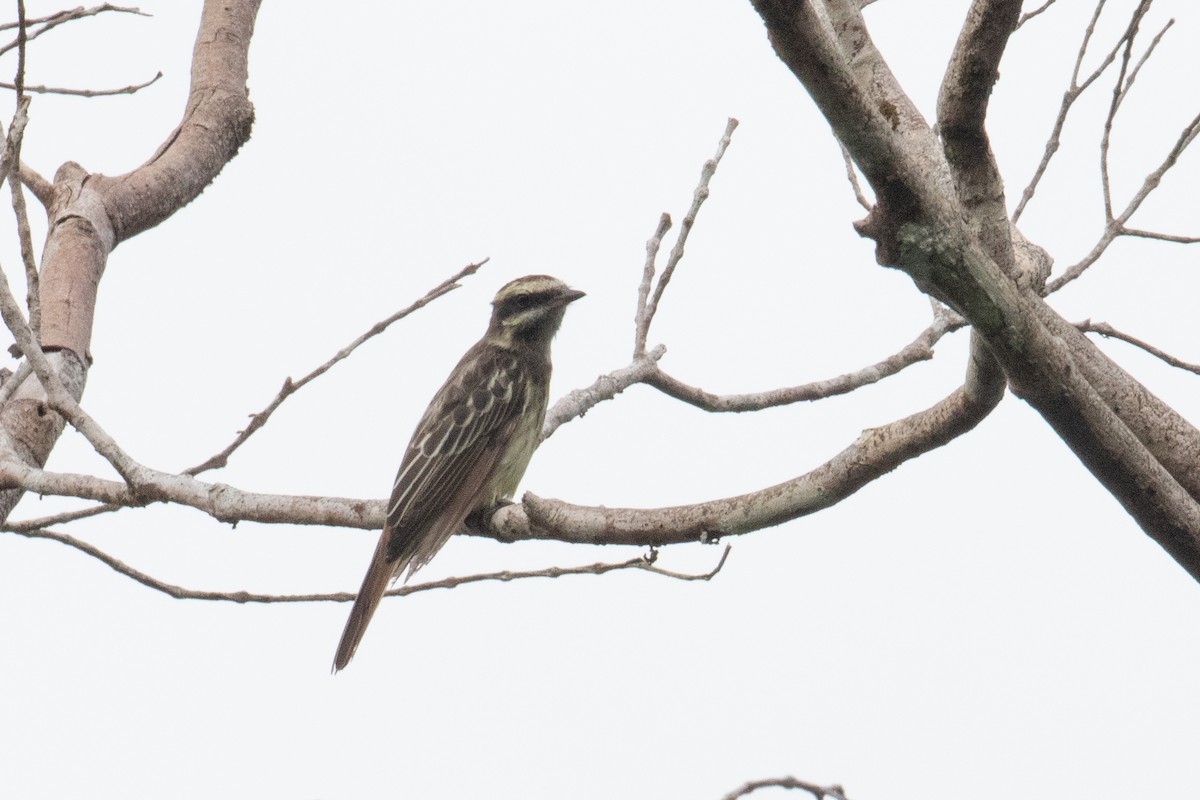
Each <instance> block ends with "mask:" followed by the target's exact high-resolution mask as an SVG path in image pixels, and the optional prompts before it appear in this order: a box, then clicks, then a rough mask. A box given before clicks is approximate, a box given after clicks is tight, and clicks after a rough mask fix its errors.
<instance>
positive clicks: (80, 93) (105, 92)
mask: <svg viewBox="0 0 1200 800" xmlns="http://www.w3.org/2000/svg"><path fill="white" fill-rule="evenodd" d="M162 76H163V74H162V72H161V71H160V72H159V73H158V74H157V75H155V76H154V77H153V78H151V79H150V80H148V81H146V82H145V83H135V84H131V85H129V86H122V87H121V88H120V89H66V88H63V87H61V86H25V87H23V88H24V91H26V92H34V93H35V94H64V95H69V96H71V97H109V96H112V95H115V94H133V93H134V92H140V91H141V90H142V89H145V88H146V87H147V86H151V85H153V84H155V83H157V82H158V80H159V78H161V77H162ZM16 88H17V85H16V84H14V83H4V82H3V81H0V89H16Z"/></svg>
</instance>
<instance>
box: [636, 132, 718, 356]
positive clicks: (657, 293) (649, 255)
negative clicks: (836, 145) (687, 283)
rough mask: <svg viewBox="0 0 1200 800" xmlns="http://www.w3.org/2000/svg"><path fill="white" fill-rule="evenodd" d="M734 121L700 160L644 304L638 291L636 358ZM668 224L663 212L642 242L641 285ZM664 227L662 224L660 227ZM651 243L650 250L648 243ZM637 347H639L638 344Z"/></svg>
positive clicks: (652, 264)
mask: <svg viewBox="0 0 1200 800" xmlns="http://www.w3.org/2000/svg"><path fill="white" fill-rule="evenodd" d="M737 126H738V121H737V120H736V119H734V118H733V117H730V118H729V120H728V121H727V122H726V123H725V133H724V134H722V136H721V140H720V141H719V142H718V143H717V152H716V154H715V155H714V156H713V157H712V158H710V159H709V160H708V161H705V162H704V167H703V168H702V169H701V170H700V183H699V184H698V185H697V186H696V191H695V192H693V194H692V205H691V208H689V209H688V211H687V213H686V214H684V216H683V222H681V223H680V224H679V233H678V234H676V236H675V246H674V247H672V248H671V254H670V255H669V256H667V265H666V267H664V268H663V271H662V274H661V275H659V276H658V282H657V283H656V284H655V286H654V290H653V291H652V292H650V296H649V299H648V300H646V301H645V304H644V305H643V303H642V302H641V298H642V293H641V291H640V289H639V292H638V300H639V302H638V310H639V312H640V313H639V315H638V320H637V321H638V326H637V329H636V332H635V337H636V338H635V341H634V357H635V358H636V357H637V356H638V355H640V354H641V353H642V352H644V351H645V348H646V334H647V333H648V331H649V329H650V323H651V322H653V321H654V315H655V313H657V311H658V303H659V301H660V300H661V299H662V296H663V292H665V291H666V290H667V284H669V283H670V282H671V276H672V275H674V274H675V267H676V266H678V265H679V262H680V260H681V259H682V258H683V248H684V246H685V245H686V244H687V239H688V234H689V233H691V231H692V225H693V224H694V223H695V222H696V214H698V213H699V212H700V206H702V205H704V201H705V200H707V199H708V183H709V181H711V180H712V177H713V175H715V174H716V172H717V165H719V164H720V163H721V158H722V156H724V155H725V150H726V148H728V147H729V142H730V139H731V138H732V137H733V132H734V131H735V130H736V129H737ZM670 224H671V219H670V217H667V216H666V215H663V217H662V218H660V220H659V223H658V231H660V232H661V233H659V232H656V234H655V238H652V239H651V240H650V241H649V242H647V243H646V271H645V272H644V273H643V277H642V284H643V285H645V284H646V280H647V278H648V277H650V276H651V275H652V274H653V269H654V256H655V255H656V254H657V252H658V243H657V242H656V241H655V239H658V240H659V241H661V239H662V234H663V233H666V227H669V226H670ZM664 226H666V227H664ZM652 245H653V250H652V249H651V246H652ZM639 344H640V347H641V349H640V350H639V349H638V347H639Z"/></svg>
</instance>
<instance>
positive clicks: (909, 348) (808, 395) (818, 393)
mask: <svg viewBox="0 0 1200 800" xmlns="http://www.w3.org/2000/svg"><path fill="white" fill-rule="evenodd" d="M965 325H966V321H965V320H963V319H962V318H961V317H959V316H958V315H957V314H954V315H949V314H939V315H938V316H937V317H936V318H935V319H934V321H933V323H932V324H930V325H929V327H927V328H926V329H925V330H923V331H921V333H920V334H919V335H918V336H917V338H915V339H913V341H911V342H909V343H908V344H907V345H905V346H904V347H903V348H901V349H900V350H899V351H897V352H895V353H893V354H892V355H890V356H888V357H887V358H885V359H883V360H882V361H879V362H878V363H875V364H871V365H869V366H866V367H863V368H862V369H858V370H855V371H853V372H847V373H845V374H843V375H838V376H836V377H834V378H828V379H825V380H820V381H814V382H812V383H806V384H802V385H800V386H788V387H783V388H779V389H768V390H767V391H763V392H752V393H748V394H725V395H718V394H712V393H710V392H706V391H705V390H703V389H700V388H698V387H695V386H690V385H688V384H686V383H684V382H683V381H680V380H678V379H677V378H674V377H672V376H671V375H668V374H667V373H666V372H663V371H662V370H661V369H656V370H655V371H654V372H653V373H651V374H650V375H649V376H647V378H646V380H645V383H647V384H649V385H650V386H653V387H654V388H656V389H658V390H659V391H660V392H662V393H663V394H666V395H668V396H670V397H673V398H675V399H676V400H680V401H683V402H685V403H688V404H690V405H693V406H696V407H697V408H700V409H703V410H705V411H710V412H714V413H718V412H744V411H761V410H762V409H766V408H775V407H778V406H784V405H790V404H792V403H803V402H812V401H814V400H823V399H825V398H827V397H834V396H837V395H840V394H848V393H850V392H853V391H854V390H856V389H859V388H861V387H863V386H867V385H869V384H872V383H876V382H878V381H881V380H883V379H884V378H888V377H891V376H892V375H895V374H897V373H898V372H900V371H901V370H903V369H905V368H907V367H910V366H912V365H913V364H916V363H919V362H921V361H928V360H929V359H931V358H933V346H934V345H935V344H937V342H938V341H940V340H941V338H942V337H943V336H945V335H946V334H947V333H951V332H953V331H956V330H958V329H959V328H962V327H964V326H965Z"/></svg>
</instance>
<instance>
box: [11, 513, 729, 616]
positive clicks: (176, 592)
mask: <svg viewBox="0 0 1200 800" xmlns="http://www.w3.org/2000/svg"><path fill="white" fill-rule="evenodd" d="M12 532H13V533H17V534H19V535H21V536H24V537H26V538H29V539H49V540H51V541H55V542H58V543H60V544H64V545H67V546H68V547H73V548H74V549H76V550H78V551H79V552H81V553H84V554H86V555H88V556H91V557H92V558H94V559H96V560H97V561H100V562H102V563H103V564H106V565H107V566H109V567H110V568H112V569H113V570H114V571H116V572H117V573H119V574H121V575H124V576H125V577H127V578H130V579H132V580H134V581H136V582H138V583H140V584H142V585H143V586H146V587H148V588H150V589H153V590H155V591H157V592H162V593H163V594H165V595H169V596H170V597H174V598H175V599H177V600H212V601H220V602H229V603H330V602H331V603H348V602H352V601H353V600H354V599H355V598H356V597H357V596H358V595H357V593H355V592H327V593H310V594H263V593H260V592H247V591H232V592H213V591H205V590H201V589H188V588H186V587H183V586H178V585H176V584H173V583H168V582H166V581H163V580H160V579H158V578H155V577H153V576H152V575H148V574H147V573H145V572H142V571H141V570H138V569H135V568H134V567H131V566H129V565H128V564H126V563H125V562H124V561H122V560H120V559H119V558H116V557H115V556H113V555H110V554H108V553H106V552H104V551H103V550H101V549H100V548H98V547H96V546H95V545H92V544H89V543H88V542H85V541H83V540H82V539H79V538H77V537H74V536H70V535H68V534H65V533H60V532H58V531H52V530H46V529H44V528H42V529H32V530H24V531H12ZM730 549H731V548H730V546H728V545H726V547H725V550H724V552H723V553H722V554H721V558H720V560H719V561H718V562H717V565H716V566H715V567H713V568H712V569H711V570H709V571H708V572H702V573H682V572H675V571H673V570H668V569H663V568H662V567H659V566H657V564H656V563H655V562H656V561H657V559H658V553H657V551H651V552H650V553H648V554H647V555H644V556H639V557H637V558H631V559H628V560H626V561H619V562H604V561H601V562H596V563H595V564H584V565H581V566H577V567H546V568H545V569H536V570H503V571H500V572H484V573H479V574H476V575H465V576H460V577H451V578H443V579H441V580H436V581H426V582H423V583H416V584H412V585H405V586H398V587H396V588H394V589H389V590H388V591H387V592H385V593H384V597H403V596H404V595H410V594H415V593H417V592H426V591H429V590H431V589H454V588H456V587H458V586H464V585H466V584H471V583H482V582H484V581H500V582H502V583H508V582H511V581H516V580H524V579H526V578H562V577H565V576H568V575H606V574H608V573H609V572H616V571H618V570H628V569H635V570H641V571H643V572H649V573H652V574H654V575H661V576H663V577H666V578H672V579H675V580H682V581H708V580H712V579H713V578H714V577H716V575H717V573H719V572H720V571H721V569H722V568H724V566H725V562H726V560H728V558H729V551H730Z"/></svg>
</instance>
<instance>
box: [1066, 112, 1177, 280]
mask: <svg viewBox="0 0 1200 800" xmlns="http://www.w3.org/2000/svg"><path fill="white" fill-rule="evenodd" d="M1197 134H1200V114H1197V115H1196V116H1195V117H1193V118H1192V120H1191V122H1189V123H1188V124H1187V125H1185V126H1184V127H1183V130H1182V131H1180V133H1179V136H1178V138H1176V140H1175V144H1174V145H1172V147H1171V149H1170V151H1169V152H1168V153H1167V155H1166V157H1165V158H1163V161H1162V163H1161V164H1159V165H1158V167H1157V168H1156V169H1155V170H1154V171H1153V172H1151V173H1150V174H1149V175H1147V176H1146V179H1145V180H1144V181H1142V186H1141V188H1140V189H1138V191H1137V193H1136V194H1134V196H1133V197H1132V198H1131V199H1130V201H1129V204H1128V205H1126V206H1125V210H1124V211H1122V212H1121V214H1120V215H1119V216H1118V217H1117V218H1116V219H1114V220H1112V221H1111V222H1109V224H1108V225H1106V226H1105V228H1104V233H1102V234H1101V236H1100V240H1099V241H1098V242H1096V244H1095V246H1093V247H1092V249H1091V252H1089V253H1088V254H1087V255H1086V256H1084V257H1083V258H1082V259H1080V260H1079V261H1078V262H1077V263H1075V264H1072V265H1071V266H1070V267H1068V268H1067V270H1066V271H1065V272H1063V274H1062V275H1060V276H1059V277H1057V278H1055V279H1054V280H1052V281H1050V282H1049V283H1047V284H1046V292H1045V293H1046V294H1052V293H1054V292H1057V291H1058V290H1059V289H1061V288H1062V287H1064V286H1066V285H1067V284H1068V283H1070V282H1071V281H1073V280H1075V279H1076V278H1078V277H1079V276H1080V275H1082V274H1083V273H1084V272H1085V271H1086V270H1087V269H1088V268H1089V267H1091V266H1092V264H1095V263H1096V261H1098V260H1099V258H1100V256H1102V255H1103V254H1104V251H1105V250H1107V249H1108V246H1109V245H1110V244H1112V243H1113V241H1114V240H1115V239H1116V238H1117V237H1118V236H1124V235H1130V236H1141V237H1142V238H1152V239H1162V240H1163V241H1169V242H1178V243H1180V244H1192V243H1193V242H1192V240H1191V237H1186V236H1178V237H1171V236H1170V235H1168V234H1157V235H1153V236H1147V235H1146V234H1147V233H1148V232H1146V231H1139V232H1137V233H1131V232H1130V231H1129V229H1127V228H1126V227H1125V223H1126V222H1128V221H1129V218H1130V217H1132V216H1133V214H1134V212H1136V211H1137V210H1138V208H1140V207H1141V205H1142V203H1143V202H1145V200H1146V198H1147V197H1149V196H1150V195H1151V193H1152V192H1154V190H1155V189H1157V188H1158V186H1159V184H1161V183H1162V179H1163V177H1164V176H1165V175H1166V174H1167V172H1168V171H1170V169H1171V168H1172V167H1174V166H1175V164H1176V162H1178V161H1179V157H1180V156H1181V155H1183V153H1184V151H1186V150H1187V148H1188V146H1189V145H1190V144H1191V143H1192V142H1193V141H1195V139H1196V136H1197Z"/></svg>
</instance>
